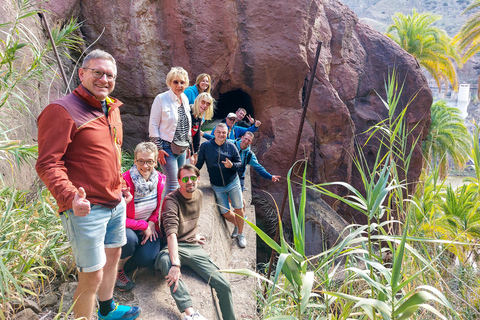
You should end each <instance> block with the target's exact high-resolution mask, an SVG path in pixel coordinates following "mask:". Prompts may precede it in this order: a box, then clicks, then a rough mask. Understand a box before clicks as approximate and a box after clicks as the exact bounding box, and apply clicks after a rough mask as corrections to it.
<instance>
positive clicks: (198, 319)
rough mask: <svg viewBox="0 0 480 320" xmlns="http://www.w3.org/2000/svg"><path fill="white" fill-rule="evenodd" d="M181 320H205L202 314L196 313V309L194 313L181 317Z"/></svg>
mask: <svg viewBox="0 0 480 320" xmlns="http://www.w3.org/2000/svg"><path fill="white" fill-rule="evenodd" d="M183 320H207V318H205V317H204V316H202V315H201V314H200V313H198V310H197V311H195V313H194V314H192V315H191V316H185V317H183Z"/></svg>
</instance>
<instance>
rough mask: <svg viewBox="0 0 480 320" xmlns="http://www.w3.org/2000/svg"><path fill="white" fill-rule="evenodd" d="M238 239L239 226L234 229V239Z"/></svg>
mask: <svg viewBox="0 0 480 320" xmlns="http://www.w3.org/2000/svg"><path fill="white" fill-rule="evenodd" d="M236 237H238V227H237V226H235V227H233V232H232V239H235V238H236Z"/></svg>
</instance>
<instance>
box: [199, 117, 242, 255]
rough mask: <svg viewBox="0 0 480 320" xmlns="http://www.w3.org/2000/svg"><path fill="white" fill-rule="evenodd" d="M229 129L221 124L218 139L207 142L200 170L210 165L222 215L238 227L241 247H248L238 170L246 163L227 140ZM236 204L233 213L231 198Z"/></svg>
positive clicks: (209, 171) (238, 238)
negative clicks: (244, 230) (204, 165)
mask: <svg viewBox="0 0 480 320" xmlns="http://www.w3.org/2000/svg"><path fill="white" fill-rule="evenodd" d="M227 132H228V128H227V126H226V125H225V123H220V124H218V125H217V127H216V130H215V139H211V140H209V141H207V142H204V143H203V144H202V145H201V146H200V150H199V151H198V160H197V163H196V167H197V168H198V169H199V170H200V169H201V168H202V167H203V163H204V162H205V163H206V164H207V169H208V175H209V176H210V185H211V186H212V189H213V191H214V192H215V196H216V198H217V204H218V206H219V208H220V213H221V214H222V216H223V217H224V218H225V219H226V220H227V221H230V222H231V223H233V224H234V225H235V227H236V228H235V229H234V230H238V236H237V237H236V238H237V241H238V245H239V247H241V248H245V247H246V245H247V240H246V239H245V235H244V233H243V225H244V221H243V219H241V218H240V217H243V216H244V210H243V198H242V189H241V187H240V179H239V177H238V173H237V171H238V170H239V169H240V166H241V164H242V162H241V159H240V154H239V153H238V150H237V148H236V147H235V145H234V144H233V143H231V142H229V141H227ZM229 198H230V200H231V201H232V206H233V208H234V210H235V213H236V214H237V215H239V216H240V217H238V216H237V215H236V214H235V213H233V212H232V211H230V204H229V202H228V199H229Z"/></svg>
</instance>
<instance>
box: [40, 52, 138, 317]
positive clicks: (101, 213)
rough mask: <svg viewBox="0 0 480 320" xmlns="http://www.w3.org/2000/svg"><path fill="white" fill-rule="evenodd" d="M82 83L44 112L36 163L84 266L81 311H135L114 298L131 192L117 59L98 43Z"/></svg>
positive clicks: (80, 314) (86, 61)
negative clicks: (125, 171) (124, 166)
mask: <svg viewBox="0 0 480 320" xmlns="http://www.w3.org/2000/svg"><path fill="white" fill-rule="evenodd" d="M78 75H79V77H80V82H81V84H80V85H79V86H78V87H77V88H76V89H75V91H74V92H73V93H70V94H68V95H67V96H65V97H63V98H61V99H58V100H56V101H54V102H52V103H51V104H49V105H48V106H47V107H46V108H45V109H44V110H43V111H42V113H41V114H40V116H39V117H38V160H37V163H36V166H35V168H36V170H37V173H38V175H39V176H40V178H41V179H42V181H43V182H44V183H45V185H46V186H47V188H48V190H50V192H51V193H52V195H53V197H54V198H55V199H56V200H57V205H58V207H59V208H58V212H59V213H60V217H61V220H62V225H63V227H64V229H65V233H66V234H67V237H68V239H69V242H70V245H71V247H72V252H73V255H74V258H75V262H76V265H77V270H78V285H77V289H76V290H75V294H74V296H73V299H74V301H75V304H74V306H73V313H74V316H75V318H81V317H84V318H86V319H91V318H92V313H93V308H94V305H95V296H96V294H97V292H98V300H99V306H100V308H99V310H98V319H109V320H110V319H135V318H137V317H138V316H139V314H140V311H141V310H140V308H138V307H128V306H123V305H118V304H115V303H114V301H113V290H114V287H115V279H116V275H117V264H118V259H119V258H120V253H121V248H122V246H123V245H124V244H125V243H126V237H125V207H126V203H129V201H130V200H131V199H132V195H131V194H130V192H129V190H128V188H127V187H126V185H125V184H124V180H123V178H122V173H121V171H120V162H121V161H120V160H121V159H120V155H121V144H122V138H123V134H122V122H121V119H120V110H119V107H120V106H121V105H122V103H121V102H120V101H118V100H117V99H114V98H112V97H110V96H109V94H110V93H111V92H112V91H113V89H114V88H115V79H116V76H117V67H116V64H115V59H114V58H113V57H112V56H111V55H110V54H109V53H107V52H105V51H102V50H94V51H92V52H90V53H89V54H88V55H87V56H86V57H85V59H84V60H83V64H82V67H81V68H80V69H79V70H78Z"/></svg>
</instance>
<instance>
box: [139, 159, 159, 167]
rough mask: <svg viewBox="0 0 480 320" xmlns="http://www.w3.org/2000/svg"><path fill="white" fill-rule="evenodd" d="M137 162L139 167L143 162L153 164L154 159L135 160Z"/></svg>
mask: <svg viewBox="0 0 480 320" xmlns="http://www.w3.org/2000/svg"><path fill="white" fill-rule="evenodd" d="M135 161H136V162H137V165H139V166H140V167H141V166H143V165H144V164H145V163H146V164H148V165H149V166H153V165H154V164H155V161H154V160H147V161H145V160H135Z"/></svg>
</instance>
